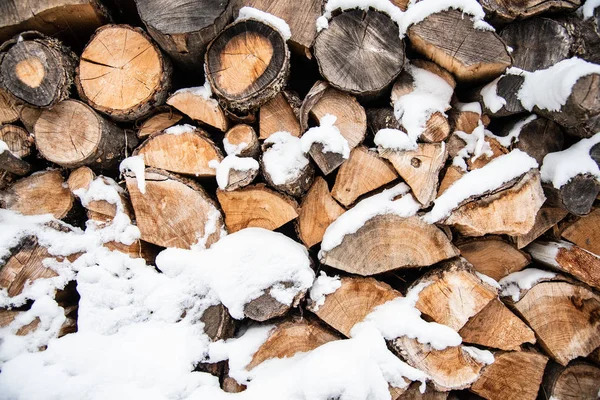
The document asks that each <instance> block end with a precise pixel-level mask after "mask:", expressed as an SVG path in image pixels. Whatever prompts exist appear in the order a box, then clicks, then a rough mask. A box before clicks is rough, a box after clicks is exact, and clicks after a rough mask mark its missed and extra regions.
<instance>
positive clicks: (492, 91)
mask: <svg viewBox="0 0 600 400" xmlns="http://www.w3.org/2000/svg"><path fill="white" fill-rule="evenodd" d="M500 78H502V76H499V77H497V78H496V79H494V80H493V81H491V82H490V83H488V84H487V85H485V86H484V87H483V88H482V89H481V91H480V92H479V93H480V94H481V98H482V99H483V104H484V105H485V106H486V108H488V109H489V110H490V111H491V112H493V113H495V112H498V111H500V109H501V108H502V107H503V106H505V105H506V99H505V98H504V97H501V96H499V95H498V81H500Z"/></svg>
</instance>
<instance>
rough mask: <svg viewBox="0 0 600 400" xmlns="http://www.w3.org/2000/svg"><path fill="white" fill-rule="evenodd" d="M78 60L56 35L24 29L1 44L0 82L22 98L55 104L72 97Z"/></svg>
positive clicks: (27, 101)
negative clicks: (70, 94)
mask: <svg viewBox="0 0 600 400" xmlns="http://www.w3.org/2000/svg"><path fill="white" fill-rule="evenodd" d="M77 60H78V59H77V56H76V55H75V53H73V52H72V51H71V50H69V49H68V48H67V47H65V46H64V45H63V44H62V43H61V42H60V41H58V40H57V39H52V38H49V37H46V36H44V35H42V34H40V33H39V32H24V33H22V34H20V35H19V36H18V37H15V38H13V39H11V40H9V41H8V42H5V43H4V44H3V45H2V47H1V48H0V71H1V73H0V86H2V87H3V88H4V90H6V92H7V93H9V94H10V95H12V96H13V97H14V98H15V99H17V100H18V101H20V102H24V103H26V104H30V105H32V106H35V107H52V106H54V105H55V104H56V103H58V102H60V101H62V100H65V99H67V98H68V97H69V92H70V90H71V85H72V84H73V77H74V75H75V66H76V65H77Z"/></svg>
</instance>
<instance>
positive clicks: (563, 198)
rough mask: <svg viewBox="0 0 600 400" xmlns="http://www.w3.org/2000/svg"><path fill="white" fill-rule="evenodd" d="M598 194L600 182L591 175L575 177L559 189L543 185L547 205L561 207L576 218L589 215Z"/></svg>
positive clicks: (550, 185)
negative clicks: (576, 216)
mask: <svg viewBox="0 0 600 400" xmlns="http://www.w3.org/2000/svg"><path fill="white" fill-rule="evenodd" d="M599 193H600V182H599V181H598V179H597V178H596V177H595V176H593V175H591V174H579V175H575V176H574V177H573V178H571V179H570V180H569V181H568V182H567V183H565V184H564V185H562V186H561V187H560V188H559V189H557V188H555V187H554V186H553V185H552V184H551V183H550V184H544V194H545V195H546V197H547V198H548V201H547V205H550V206H555V207H562V208H564V209H565V210H567V211H568V212H570V213H571V214H574V215H578V216H582V215H587V214H589V213H590V211H591V210H592V206H593V204H594V201H595V200H596V197H597V196H598V194H599Z"/></svg>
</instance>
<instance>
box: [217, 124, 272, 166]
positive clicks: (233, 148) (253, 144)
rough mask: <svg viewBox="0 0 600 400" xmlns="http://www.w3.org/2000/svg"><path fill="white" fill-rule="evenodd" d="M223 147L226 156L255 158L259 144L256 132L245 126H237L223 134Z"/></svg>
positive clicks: (258, 150)
mask: <svg viewBox="0 0 600 400" xmlns="http://www.w3.org/2000/svg"><path fill="white" fill-rule="evenodd" d="M261 139H262V138H261ZM223 145H224V146H225V152H226V153H227V154H237V155H238V156H240V157H252V158H256V157H258V155H259V154H260V143H259V142H258V138H257V137H256V132H255V131H254V128H252V127H251V126H250V125H246V124H238V125H236V126H234V127H232V128H231V129H229V130H228V131H227V132H225V137H224V138H223Z"/></svg>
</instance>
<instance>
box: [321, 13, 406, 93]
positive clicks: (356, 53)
mask: <svg viewBox="0 0 600 400" xmlns="http://www.w3.org/2000/svg"><path fill="white" fill-rule="evenodd" d="M397 33H398V26H397V25H396V23H394V21H392V19H391V18H390V17H388V16H387V15H386V14H384V13H382V12H379V11H375V10H373V9H370V10H367V11H363V10H351V11H345V12H342V13H341V14H339V15H337V16H335V17H333V19H332V20H331V21H329V28H327V29H323V30H322V31H321V32H320V33H319V34H318V35H317V38H316V39H315V44H314V53H315V58H316V59H317V63H318V64H319V71H320V72H321V75H322V76H323V77H324V78H325V79H326V80H327V81H328V82H329V83H331V85H332V86H334V87H336V88H338V89H340V90H343V91H344V92H349V93H352V94H355V95H360V96H365V97H376V96H378V95H380V94H382V93H383V91H384V90H385V89H386V88H388V87H389V86H390V85H391V84H392V82H393V81H394V79H396V77H397V76H398V74H400V72H401V71H402V67H403V66H404V58H405V56H404V43H403V42H402V40H401V39H400V38H399V37H398V34H397ZM367 44H368V45H367ZM374 65H376V66H377V68H373V66H374Z"/></svg>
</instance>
